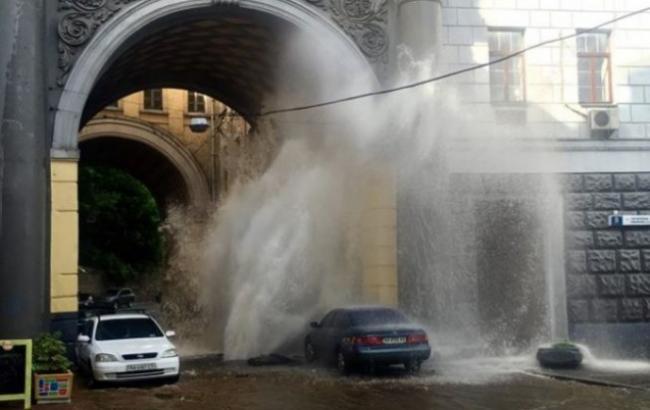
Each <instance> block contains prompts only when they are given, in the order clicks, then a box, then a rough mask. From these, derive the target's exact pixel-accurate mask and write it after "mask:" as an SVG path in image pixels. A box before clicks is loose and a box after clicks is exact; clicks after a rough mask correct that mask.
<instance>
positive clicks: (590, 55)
mask: <svg viewBox="0 0 650 410" xmlns="http://www.w3.org/2000/svg"><path fill="white" fill-rule="evenodd" d="M589 34H604V35H606V39H607V48H606V51H600V52H598V51H593V52H592V51H588V52H583V51H580V50H579V49H578V40H579V38H580V36H581V35H589ZM611 34H612V33H611V31H609V30H595V31H594V30H586V29H583V30H577V36H576V75H577V77H578V103H579V104H581V105H587V106H589V105H593V106H598V105H611V104H613V102H614V87H613V80H612V67H613V65H612V47H611ZM601 58H602V59H603V60H605V61H606V66H605V68H606V70H607V78H606V80H605V81H603V82H602V83H601V86H602V87H603V88H604V89H605V91H606V93H605V95H606V97H607V98H606V99H604V100H602V101H596V100H595V96H596V89H597V84H598V83H597V77H598V76H597V75H595V74H596V70H595V67H596V64H595V62H596V61H597V60H598V59H601ZM581 59H588V61H589V91H590V99H589V101H583V100H582V98H581V93H580V89H581V88H583V87H582V83H581V81H580V61H581Z"/></svg>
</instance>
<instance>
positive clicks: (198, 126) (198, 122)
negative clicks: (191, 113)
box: [190, 117, 210, 132]
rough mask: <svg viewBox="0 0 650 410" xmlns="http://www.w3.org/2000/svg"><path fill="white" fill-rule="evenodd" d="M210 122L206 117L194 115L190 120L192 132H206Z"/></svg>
mask: <svg viewBox="0 0 650 410" xmlns="http://www.w3.org/2000/svg"><path fill="white" fill-rule="evenodd" d="M209 126H210V124H209V123H208V119H207V118H205V117H194V118H192V119H191V120H190V130H192V132H205V131H206V130H207V129H208V127H209Z"/></svg>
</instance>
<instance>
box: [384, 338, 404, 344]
mask: <svg viewBox="0 0 650 410" xmlns="http://www.w3.org/2000/svg"><path fill="white" fill-rule="evenodd" d="M383 342H384V344H385V345H399V344H403V343H406V338H405V337H385V338H384V340H383Z"/></svg>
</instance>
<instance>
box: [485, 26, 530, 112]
mask: <svg viewBox="0 0 650 410" xmlns="http://www.w3.org/2000/svg"><path fill="white" fill-rule="evenodd" d="M489 36H490V37H489V38H490V44H489V45H490V61H494V60H497V59H499V58H502V57H505V56H507V55H509V54H512V53H513V52H515V51H519V50H521V49H522V47H523V40H524V33H523V31H519V30H518V31H514V30H499V31H497V30H491V31H490V33H489ZM524 78H525V75H524V56H523V55H519V56H516V57H513V58H510V59H508V60H505V61H503V62H500V63H498V64H492V65H491V66H490V97H491V100H492V102H505V103H508V102H523V101H524V100H525V99H526V93H525V81H524Z"/></svg>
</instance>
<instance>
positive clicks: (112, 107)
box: [105, 100, 120, 110]
mask: <svg viewBox="0 0 650 410" xmlns="http://www.w3.org/2000/svg"><path fill="white" fill-rule="evenodd" d="M105 108H107V109H109V110H118V109H119V108H120V102H119V101H118V100H115V101H113V102H112V103H110V104H108V105H107V106H106V107H105Z"/></svg>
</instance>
